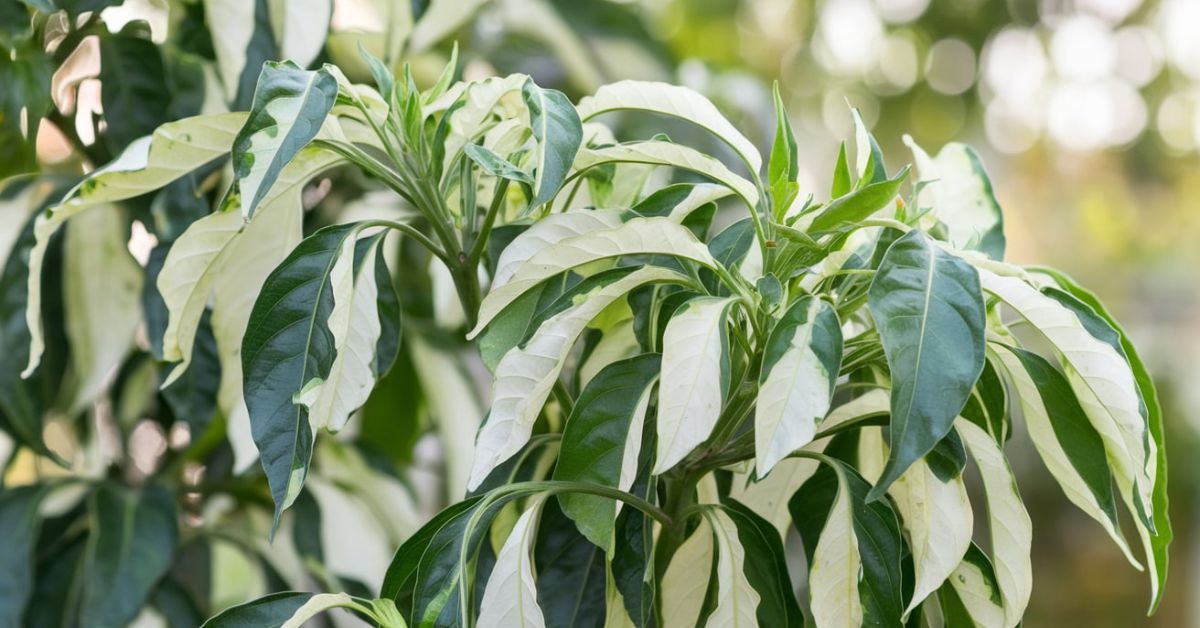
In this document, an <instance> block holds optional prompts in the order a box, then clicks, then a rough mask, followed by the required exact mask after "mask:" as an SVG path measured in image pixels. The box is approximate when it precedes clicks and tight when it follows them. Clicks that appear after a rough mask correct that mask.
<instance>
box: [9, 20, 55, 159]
mask: <svg viewBox="0 0 1200 628" xmlns="http://www.w3.org/2000/svg"><path fill="white" fill-rule="evenodd" d="M22 23H23V24H24V25H25V26H26V27H28V25H29V19H28V17H26V19H25V20H22ZM5 48H7V47H5ZM54 70H55V68H54V63H53V60H52V59H51V58H50V55H48V54H46V53H45V52H43V51H42V48H41V45H40V44H39V42H37V41H34V40H32V39H30V40H26V42H24V43H23V44H21V45H17V46H15V47H14V48H13V49H11V50H9V49H4V50H3V53H2V54H0V85H4V90H3V91H0V140H2V141H3V142H4V146H5V151H4V154H3V155H0V179H3V178H6V177H8V176H11V175H15V174H21V173H25V172H33V171H35V170H37V166H38V162H37V129H38V125H39V123H40V122H41V119H42V116H43V115H45V114H46V112H47V111H49V109H50V107H52V106H53V101H52V100H51V99H50V83H51V77H52V75H53V74H54ZM22 128H24V129H25V131H24V132H22Z"/></svg>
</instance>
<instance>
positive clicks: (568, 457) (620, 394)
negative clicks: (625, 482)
mask: <svg viewBox="0 0 1200 628" xmlns="http://www.w3.org/2000/svg"><path fill="white" fill-rule="evenodd" d="M661 363H662V356H661V355H659V354H657V353H647V354H643V355H639V356H637V357H633V358H629V359H627V360H621V361H619V362H614V363H612V364H610V365H608V366H606V367H604V368H603V369H601V370H600V372H599V373H597V374H596V376H595V377H593V378H592V380H591V381H590V382H588V385H587V387H585V388H584V389H583V392H582V393H581V394H580V395H579V397H578V398H577V399H576V400H575V406H574V408H573V409H572V411H571V416H570V418H568V419H567V427H566V430H565V431H564V432H563V437H562V445H561V449H560V451H559V456H558V464H557V465H556V466H555V469H554V479H555V480H564V481H575V482H587V483H589V484H599V485H602V486H609V487H619V480H620V476H621V468H622V466H624V465H629V464H635V465H636V461H626V460H625V459H624V457H625V445H626V442H627V440H628V439H629V438H631V437H632V438H637V439H638V444H639V445H640V444H641V436H642V433H643V426H642V425H641V424H637V425H634V424H633V421H635V420H636V421H642V420H643V419H644V417H643V416H640V415H639V414H638V409H639V406H642V403H641V402H642V400H643V397H645V396H646V395H647V394H648V393H649V388H650V387H651V386H653V384H654V382H655V381H657V379H658V374H659V367H660V365H661ZM641 409H642V412H645V407H644V406H643V407H642V408H641ZM558 500H559V503H561V504H562V509H563V512H564V513H566V515H567V516H568V517H570V518H571V519H573V520H574V521H575V525H577V526H578V527H579V531H580V532H582V533H583V535H584V536H586V537H587V538H588V539H589V540H590V541H591V542H592V543H594V544H596V545H598V546H600V547H608V546H609V543H610V540H611V537H612V532H613V521H614V518H615V517H616V514H617V512H616V502H614V501H613V500H611V499H608V498H604V497H598V496H595V495H587V494H583V493H563V494H560V495H559V496H558Z"/></svg>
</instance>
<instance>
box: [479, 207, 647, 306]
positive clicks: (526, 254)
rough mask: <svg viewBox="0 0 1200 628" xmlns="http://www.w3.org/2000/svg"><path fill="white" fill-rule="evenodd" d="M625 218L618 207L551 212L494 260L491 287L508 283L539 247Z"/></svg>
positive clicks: (605, 227) (614, 225) (626, 214)
mask: <svg viewBox="0 0 1200 628" xmlns="http://www.w3.org/2000/svg"><path fill="white" fill-rule="evenodd" d="M627 218H629V212H626V211H623V210H618V209H605V210H600V209H597V210H576V211H568V212H564V213H561V214H551V215H549V216H547V217H545V218H543V219H541V220H539V221H537V222H535V223H533V224H532V225H530V226H529V228H528V229H526V230H525V231H522V232H521V234H520V235H518V236H517V237H515V238H513V240H512V242H510V243H509V244H508V246H506V247H504V251H503V252H502V253H500V258H499V259H498V260H496V275H495V277H494V278H493V279H492V289H493V290H495V289H496V288H499V287H500V286H503V285H504V284H506V283H508V281H509V280H510V279H512V277H513V274H514V273H516V272H517V269H519V268H520V267H521V266H522V265H523V264H524V263H525V262H527V261H529V258H531V257H533V256H534V255H536V254H537V253H538V252H539V251H541V250H542V249H545V248H547V247H549V246H551V245H554V244H558V243H559V242H562V241H563V240H566V239H568V238H573V237H576V236H580V235H584V234H588V233H593V232H596V231H607V230H609V229H616V228H617V227H620V226H621V225H622V224H623V223H624V222H625V220H626V219H627Z"/></svg>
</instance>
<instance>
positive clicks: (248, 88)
mask: <svg viewBox="0 0 1200 628" xmlns="http://www.w3.org/2000/svg"><path fill="white" fill-rule="evenodd" d="M269 4H270V0H204V18H205V20H204V21H205V24H206V25H207V26H208V31H209V32H210V33H211V34H212V52H213V55H214V56H215V57H216V61H217V72H218V76H219V77H220V79H221V83H222V85H223V86H224V87H225V101H226V102H227V103H229V105H230V108H231V109H235V110H245V109H248V108H249V107H250V103H251V99H252V97H253V94H254V86H255V80H256V79H257V78H258V73H259V70H260V69H261V68H262V66H263V63H264V62H266V61H269V60H272V59H276V58H279V49H278V47H277V46H276V43H275V35H274V33H273V31H272V29H271V13H270V9H269ZM285 58H286V57H285Z"/></svg>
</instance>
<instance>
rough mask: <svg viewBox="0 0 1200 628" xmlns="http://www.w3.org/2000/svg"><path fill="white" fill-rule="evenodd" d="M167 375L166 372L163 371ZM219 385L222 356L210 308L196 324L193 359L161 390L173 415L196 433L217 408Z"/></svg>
mask: <svg viewBox="0 0 1200 628" xmlns="http://www.w3.org/2000/svg"><path fill="white" fill-rule="evenodd" d="M163 376H164V377H165V376H166V373H165V372H164V373H163ZM220 386H221V359H220V357H219V356H218V355H217V339H216V336H214V335H213V329H212V315H211V311H209V310H205V312H204V314H203V316H201V318H200V326H199V327H197V328H196V340H195V342H194V344H193V345H192V361H191V364H189V365H188V368H187V371H185V372H184V374H183V376H182V377H180V378H179V379H176V380H175V381H174V382H172V383H171V385H170V386H167V387H166V388H164V389H163V390H162V396H163V399H165V400H166V402H167V404H168V405H170V406H171V412H172V414H174V415H175V418H176V419H179V420H181V421H184V422H185V423H187V424H188V427H190V428H191V434H192V436H193V438H194V437H198V436H199V435H200V434H203V433H204V430H206V429H208V424H209V422H211V421H212V418H213V415H215V414H216V411H217V389H218V388H220Z"/></svg>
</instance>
